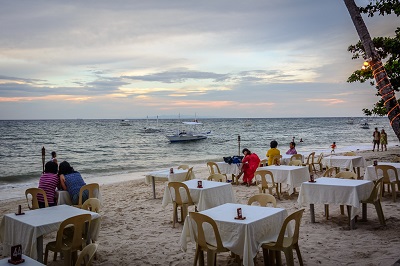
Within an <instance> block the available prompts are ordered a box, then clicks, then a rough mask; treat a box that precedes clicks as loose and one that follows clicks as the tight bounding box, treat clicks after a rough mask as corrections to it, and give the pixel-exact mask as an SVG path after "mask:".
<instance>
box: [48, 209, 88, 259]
mask: <svg viewBox="0 0 400 266" xmlns="http://www.w3.org/2000/svg"><path fill="white" fill-rule="evenodd" d="M90 221H91V215H90V214H81V215H77V216H73V217H71V218H68V219H66V220H64V221H63V222H62V223H61V225H60V227H59V228H58V231H57V237H56V241H52V242H49V243H47V245H46V250H45V255H44V264H45V265H47V258H48V256H49V250H50V251H53V252H54V260H56V256H57V252H62V253H63V254H64V265H66V266H70V265H72V263H71V262H73V259H72V255H76V252H77V251H78V250H80V249H82V237H85V238H87V237H88V235H89V234H88V230H87V228H90ZM71 226H73V237H72V239H70V238H65V237H64V229H65V228H69V227H71Z"/></svg>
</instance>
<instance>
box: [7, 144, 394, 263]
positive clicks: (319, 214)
mask: <svg viewBox="0 0 400 266" xmlns="http://www.w3.org/2000/svg"><path fill="white" fill-rule="evenodd" d="M357 153H358V154H360V155H362V156H364V158H365V159H366V160H367V162H368V165H370V164H372V161H373V160H378V161H391V160H392V159H393V157H394V156H395V155H398V154H400V148H398V147H397V148H394V147H391V148H390V150H389V151H387V152H372V151H363V152H357ZM182 163H184V162H182ZM194 171H195V175H196V178H203V179H205V178H207V177H208V170H207V168H206V165H205V164H204V165H196V166H194ZM164 188H165V183H162V182H157V183H156V192H157V198H156V199H153V195H152V189H151V185H146V184H145V183H144V178H143V175H142V173H141V176H138V179H137V180H133V181H127V182H120V183H114V184H104V185H101V195H102V209H101V212H100V214H101V216H102V218H101V219H102V221H101V230H100V235H99V239H98V241H97V243H98V244H99V249H98V254H97V260H96V261H95V262H94V265H119V266H121V265H192V264H193V258H194V252H195V245H194V243H189V245H188V250H187V252H183V251H181V249H180V246H179V238H180V236H181V232H182V224H178V225H177V226H176V228H172V221H171V218H172V205H171V204H170V205H168V206H167V207H166V208H165V209H164V208H162V207H161V201H162V196H163V192H164ZM233 189H234V193H235V196H236V199H237V201H238V203H243V204H246V203H247V200H248V198H249V197H250V196H252V195H254V194H258V189H257V187H254V186H251V187H245V186H236V185H235V186H233ZM18 204H21V205H22V206H23V208H24V209H27V204H26V200H25V199H22V198H21V199H13V200H3V201H1V206H0V215H1V217H2V216H3V215H4V214H6V213H11V212H14V211H15V210H16V209H17V206H18ZM277 204H278V207H282V208H286V209H287V211H288V213H289V214H290V213H292V212H294V211H296V210H298V209H300V207H299V206H298V204H297V195H292V196H291V197H290V198H289V197H288V196H287V194H286V195H284V197H283V198H282V199H281V200H277ZM399 206H400V199H398V200H397V202H395V203H393V202H392V198H391V195H389V194H388V193H386V194H385V197H384V199H383V202H382V207H383V211H384V215H385V219H386V223H387V225H386V226H381V225H380V224H379V221H378V217H377V214H376V211H375V209H374V207H373V205H370V204H368V221H367V222H357V224H356V229H355V230H349V228H348V226H347V217H346V216H345V215H341V214H340V210H339V206H334V205H331V207H330V218H329V220H326V219H325V217H324V206H323V205H322V204H321V205H319V204H316V205H315V211H316V221H317V222H316V223H314V224H313V223H310V210H309V207H308V206H304V207H302V208H305V212H304V215H303V218H302V222H301V227H300V240H299V245H300V250H301V253H302V256H303V261H304V264H305V265H393V264H394V263H395V262H396V261H397V260H399V259H400V230H399V226H400V211H399V210H400V207H399ZM54 238H55V235H54V234H51V235H48V236H46V237H45V239H44V242H45V243H46V242H48V241H50V240H53V239H54ZM282 257H283V260H284V256H282ZM294 257H295V260H296V262H297V256H296V255H294ZM217 260H218V265H236V264H235V262H234V261H233V259H232V258H231V257H230V255H229V254H228V253H222V254H219V255H218V257H217ZM62 263H63V262H62V261H60V260H58V261H56V262H50V263H49V265H63V264H62ZM257 265H263V257H262V252H261V249H260V252H259V253H258V255H257Z"/></svg>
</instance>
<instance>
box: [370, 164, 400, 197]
mask: <svg viewBox="0 0 400 266" xmlns="http://www.w3.org/2000/svg"><path fill="white" fill-rule="evenodd" d="M379 170H381V171H382V175H379V173H378V172H379ZM390 171H392V172H393V175H394V176H395V178H396V180H394V181H391V180H390V176H389V172H390ZM375 172H376V176H377V177H381V176H383V185H385V184H387V185H388V192H390V188H391V189H392V198H393V202H396V184H397V189H398V190H399V191H400V181H399V176H398V174H397V169H396V167H394V166H391V165H377V166H375ZM384 191H385V189H384V188H383V190H382V195H383V192H384Z"/></svg>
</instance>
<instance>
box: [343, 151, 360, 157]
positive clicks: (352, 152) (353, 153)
mask: <svg viewBox="0 0 400 266" xmlns="http://www.w3.org/2000/svg"><path fill="white" fill-rule="evenodd" d="M343 156H357V153H355V152H354V151H348V152H345V153H343Z"/></svg>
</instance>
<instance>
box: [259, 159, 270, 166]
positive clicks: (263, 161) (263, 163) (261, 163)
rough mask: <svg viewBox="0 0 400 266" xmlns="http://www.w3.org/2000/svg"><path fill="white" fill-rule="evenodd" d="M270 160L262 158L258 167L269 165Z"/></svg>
mask: <svg viewBox="0 0 400 266" xmlns="http://www.w3.org/2000/svg"><path fill="white" fill-rule="evenodd" d="M267 163H268V160H267V159H262V160H261V161H260V162H259V163H258V167H263V166H267Z"/></svg>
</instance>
